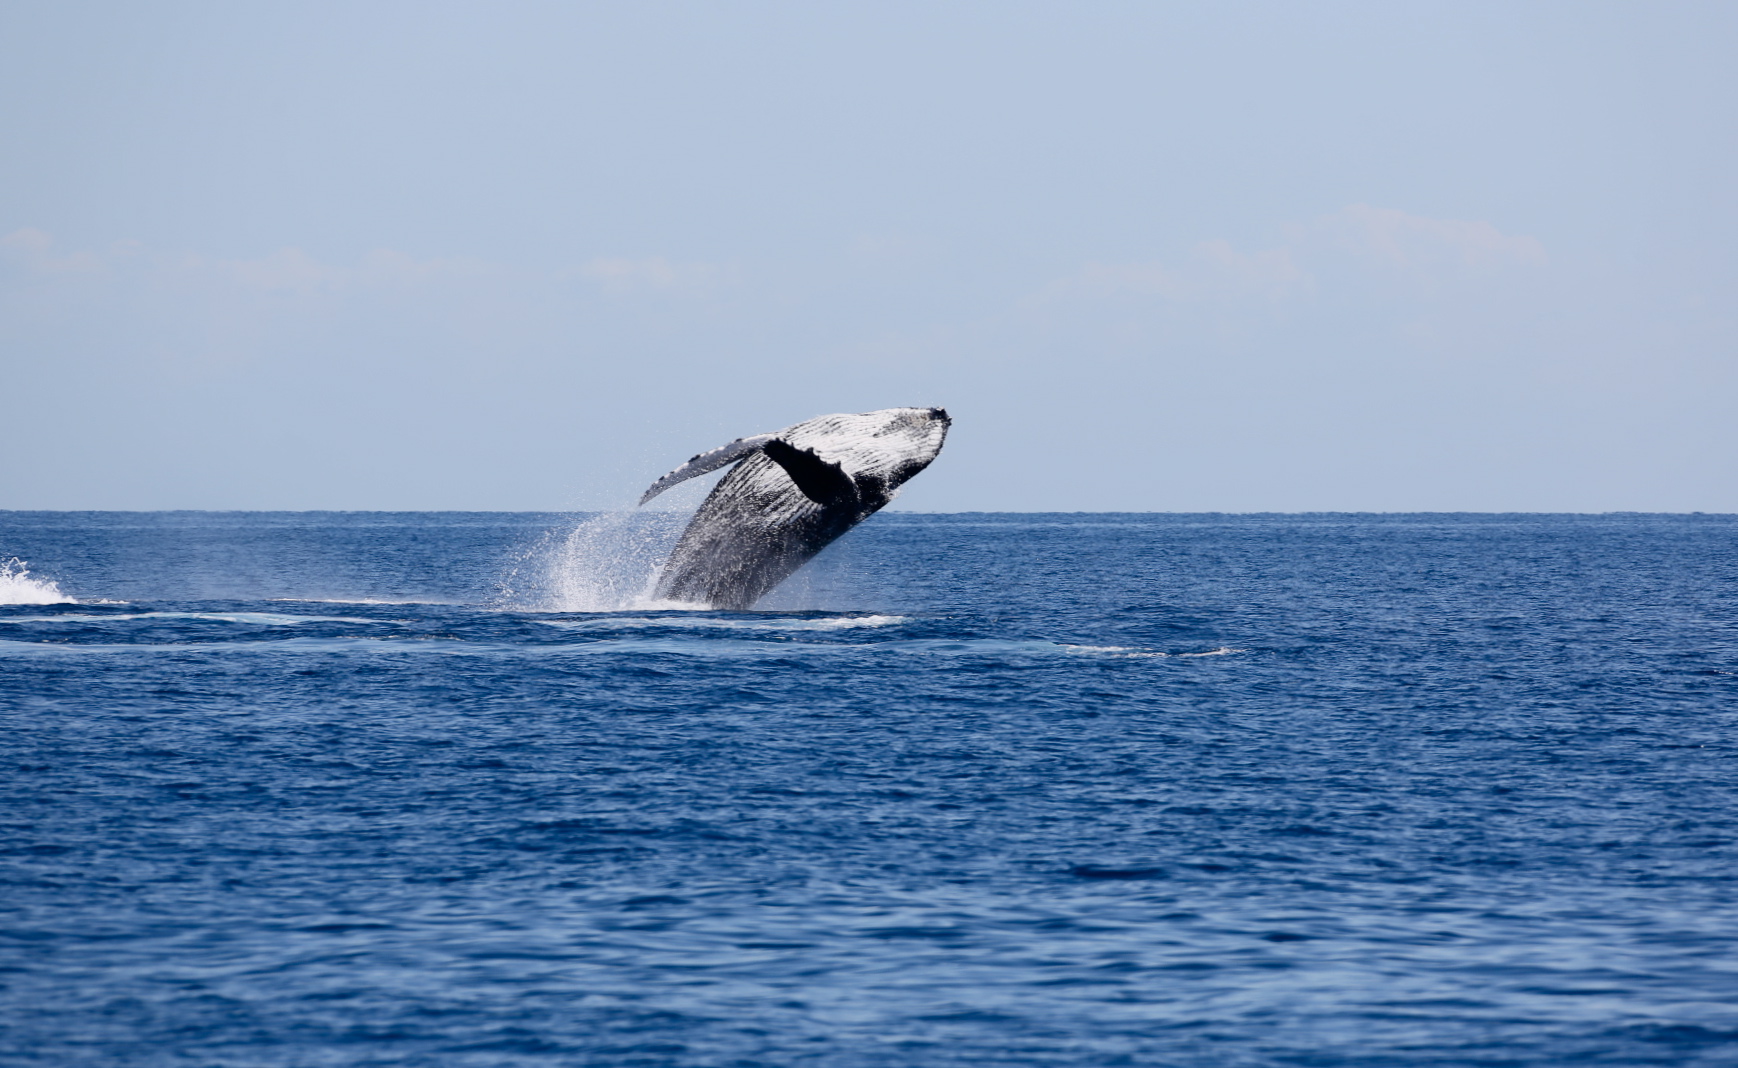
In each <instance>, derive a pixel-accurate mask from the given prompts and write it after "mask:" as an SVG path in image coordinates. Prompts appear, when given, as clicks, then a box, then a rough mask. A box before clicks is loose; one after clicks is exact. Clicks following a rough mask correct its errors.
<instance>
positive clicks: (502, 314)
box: [0, 0, 1738, 512]
mask: <svg viewBox="0 0 1738 1068" xmlns="http://www.w3.org/2000/svg"><path fill="white" fill-rule="evenodd" d="M0 41H3V42H4V43H5V54H6V61H5V63H3V64H0V145H4V146H5V147H4V150H3V151H0V373H3V378H0V451H3V452H4V454H5V457H6V460H5V462H4V464H0V508H289V509H303V508H336V509H425V508H427V509H437V508H439V509H444V508H455V509H471V508H474V509H571V508H601V507H613V506H618V505H622V504H626V503H631V501H632V500H633V499H634V497H635V496H637V494H638V491H639V490H640V489H642V488H643V487H644V486H645V484H646V483H648V482H650V481H651V480H652V479H653V478H655V477H656V476H658V475H660V474H662V473H663V472H664V471H666V470H668V469H669V468H671V467H673V466H675V465H676V464H677V463H679V462H680V461H682V460H684V459H686V458H687V457H688V456H689V455H691V454H693V453H695V452H698V451H700V450H702V449H706V448H710V447H713V446H716V445H719V444H722V443H723V442H724V441H726V440H728V439H730V438H733V437H737V436H740V435H744V434H750V433H757V432H762V431H768V430H775V429H777V428H779V427H781V426H784V425H788V424H790V423H794V422H797V421H799V420H802V419H805V418H808V417H810V416H813V415H816V414H820V413H823V412H833V411H863V410H867V409H871V408H879V407H887V406H892V405H905V404H913V405H918V404H921V405H930V404H941V405H946V406H947V407H948V408H949V410H950V411H951V412H952V413H953V415H954V417H955V424H954V429H953V434H952V436H951V437H950V440H949V442H948V446H947V449H946V451H945V452H944V453H943V455H942V457H941V459H940V460H939V461H938V462H937V463H936V464H935V466H934V467H933V468H931V469H930V471H929V472H927V473H925V474H924V475H923V476H922V477H921V478H919V479H917V480H916V481H914V482H913V483H912V484H911V485H910V486H909V487H908V488H907V491H906V494H905V496H904V497H903V498H902V499H901V501H900V506H903V507H909V508H920V509H925V510H935V511H964V510H1031V509H1037V510H1070V511H1072V510H1092V511H1099V510H1116V511H1122V510H1127V511H1146V510H1157V511H1216V510H1217V511H1267V510H1273V511H1300V510H1302V511H1314V510H1375V511H1412V510H1476V511H1608V510H1643V511H1691V510H1701V511H1722V512H1734V511H1738V262H1735V259H1734V248H1735V247H1738V193H1735V191H1738V65H1735V64H1734V63H1733V61H1732V57H1733V56H1734V55H1738V4H1732V3H1706V4H1686V3H1671V2H1660V3H1650V4H1635V3H1600V2H1589V0H1576V2H1573V3H1556V2H1553V3H1514V2H1504V3H1476V2H1473V3H1469V2H1453V3H1405V4H1394V3H1333V2H1319V3H1304V4H1298V3H1225V4H1220V3H1212V4H1209V3H1199V4H1158V3H1151V2H1141V3H1090V4H1063V3H1045V4H1033V3H1015V2H1007V0H997V2H984V3H947V2H943V3H928V2H926V3H898V2H877V3H874V4H868V3H862V4H832V3H829V4H816V3H754V2H744V3H729V4H712V3H659V2H644V3H640V2H637V3H632V4H629V3H618V4H577V3H574V4H569V3H491V4H482V3H467V4H452V3H430V2H424V0H419V2H416V3H384V2H368V0H361V2H354V0H352V2H346V3H319V2H309V3H296V4H264V3H216V2H210V3H173V2H154V3H151V4H132V3H88V2H82V3H81V2H57V3H54V4H27V3H18V2H8V3H3V4H0Z"/></svg>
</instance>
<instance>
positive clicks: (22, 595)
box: [0, 556, 78, 604]
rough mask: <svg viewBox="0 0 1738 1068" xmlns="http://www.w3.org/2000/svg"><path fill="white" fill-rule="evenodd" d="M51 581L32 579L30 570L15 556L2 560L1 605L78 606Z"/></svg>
mask: <svg viewBox="0 0 1738 1068" xmlns="http://www.w3.org/2000/svg"><path fill="white" fill-rule="evenodd" d="M77 603H78V602H77V601H74V600H73V599H72V598H71V597H68V596H67V595H66V594H64V593H61V592H60V587H59V586H57V585H55V584H54V582H52V581H51V580H49V579H34V578H31V577H30V568H29V567H27V566H25V563H24V561H23V560H20V559H18V558H17V557H16V556H14V557H13V558H12V559H10V560H0V604H77Z"/></svg>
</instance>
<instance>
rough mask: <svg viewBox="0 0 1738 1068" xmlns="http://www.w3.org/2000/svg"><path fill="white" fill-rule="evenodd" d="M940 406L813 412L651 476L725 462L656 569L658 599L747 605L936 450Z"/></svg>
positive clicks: (877, 503)
mask: <svg viewBox="0 0 1738 1068" xmlns="http://www.w3.org/2000/svg"><path fill="white" fill-rule="evenodd" d="M949 422H950V420H949V419H948V414H947V412H946V411H945V410H943V409H941V408H883V409H881V410H879V411H874V412H863V413H861V414H859V415H822V416H816V417H815V418H813V419H809V420H806V421H804V422H801V423H798V424H796V425H795V426H789V427H786V428H785V429H783V430H780V431H778V432H777V433H773V434H756V435H754V436H752V437H745V438H738V439H736V440H735V441H733V442H731V443H730V444H728V445H724V446H722V447H720V448H717V449H713V450H712V451H710V452H703V453H701V454H700V455H698V456H696V457H694V458H693V459H691V460H689V461H688V462H687V463H685V464H683V465H682V466H681V467H678V468H676V470H674V471H672V472H670V473H669V474H667V475H665V476H664V477H663V478H660V479H659V480H658V481H656V482H654V483H652V485H651V488H649V489H648V490H646V493H645V496H643V497H641V498H640V503H641V504H645V503H646V502H647V501H649V500H651V499H652V498H653V497H656V496H657V495H658V494H660V493H662V492H664V491H665V490H666V489H669V488H670V487H671V486H674V485H675V484H677V483H678V482H682V481H684V480H686V479H690V478H693V477H695V476H697V475H703V474H706V473H708V472H711V471H716V470H718V469H719V468H720V467H723V466H725V465H727V464H735V465H736V467H735V469H734V470H732V471H730V472H729V473H728V474H726V475H725V476H724V477H723V478H722V479H720V480H719V482H718V485H716V486H714V487H713V488H712V492H711V493H710V494H709V495H708V496H707V498H706V500H705V502H704V503H703V504H701V505H700V509H699V511H697V512H695V513H694V518H693V519H692V520H690V521H689V523H688V528H687V529H686V530H685V531H683V532H682V537H681V540H680V541H678V542H677V543H676V548H675V549H673V550H672V551H671V553H670V557H669V559H668V560H666V561H665V562H664V567H663V570H662V572H661V573H660V574H659V576H658V585H657V590H656V594H655V595H656V596H657V597H658V598H659V599H660V600H667V601H680V602H687V603H694V604H705V605H710V606H711V607H714V608H726V609H736V610H741V609H746V608H748V607H750V606H751V605H753V604H754V602H755V601H758V600H759V599H760V598H761V597H763V596H764V595H765V594H766V593H767V592H768V591H769V590H771V589H772V588H773V587H774V586H777V585H778V584H779V583H780V582H783V581H784V580H785V579H786V578H788V577H789V576H790V575H791V573H792V572H794V571H796V570H797V569H798V568H799V567H802V566H803V564H805V563H807V562H808V561H809V560H811V559H813V558H814V556H815V554H816V553H818V552H820V551H821V550H822V549H824V548H826V547H827V545H828V544H829V543H831V542H832V541H833V540H834V539H836V538H838V537H839V536H840V535H841V534H843V533H845V532H846V531H847V530H850V529H851V528H852V527H854V526H856V525H857V524H858V523H860V522H862V521H863V520H864V519H866V518H868V517H869V516H871V515H873V514H874V513H875V512H876V511H878V510H880V508H881V507H882V506H883V505H885V504H886V503H887V502H888V501H891V500H892V499H893V498H894V496H895V495H896V494H897V493H898V491H899V487H900V486H902V485H904V484H905V483H906V482H907V481H909V480H910V479H911V477H912V476H913V475H916V474H917V473H918V472H919V471H922V470H923V469H924V468H926V467H928V466H929V464H930V462H931V461H932V460H934V459H935V457H936V455H937V454H938V453H940V452H941V446H942V442H943V440H945V439H946V437H947V429H948V425H949Z"/></svg>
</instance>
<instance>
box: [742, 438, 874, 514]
mask: <svg viewBox="0 0 1738 1068" xmlns="http://www.w3.org/2000/svg"><path fill="white" fill-rule="evenodd" d="M761 449H762V451H764V452H765V453H766V458H767V459H769V460H771V461H773V462H774V463H776V464H778V465H779V466H780V467H782V468H784V469H785V474H787V475H789V476H791V481H792V482H795V483H796V484H797V489H800V490H802V491H803V496H805V497H807V498H808V499H809V500H811V501H814V502H815V503H816V504H819V505H834V504H845V503H849V502H851V501H855V500H856V499H857V485H856V483H854V482H852V481H851V476H850V475H847V474H846V473H845V469H844V468H843V467H840V466H839V465H838V464H834V463H828V462H827V461H825V460H823V459H821V458H820V457H819V456H817V455H815V451H814V450H813V449H799V448H797V447H796V446H795V445H792V444H791V443H790V442H788V441H785V440H784V439H782V438H773V439H772V440H771V441H769V442H767V443H766V444H765V445H763V446H761Z"/></svg>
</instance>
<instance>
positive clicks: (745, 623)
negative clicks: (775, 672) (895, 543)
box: [537, 606, 909, 631]
mask: <svg viewBox="0 0 1738 1068" xmlns="http://www.w3.org/2000/svg"><path fill="white" fill-rule="evenodd" d="M687 607H689V608H692V606H687ZM908 618H909V617H907V616H885V615H874V616H837V617H833V618H830V619H805V618H802V617H796V618H792V617H787V616H779V617H773V618H770V619H719V618H710V617H706V616H700V617H695V616H689V615H681V616H663V617H659V616H606V617H604V618H601V619H540V620H538V621H537V622H539V623H541V624H543V625H544V626H548V627H562V628H564V629H568V630H628V629H633V628H649V629H663V628H669V629H681V630H693V629H708V630H780V631H783V630H857V629H859V628H862V627H891V626H895V625H897V624H900V623H904V622H906V621H907V620H908Z"/></svg>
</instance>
